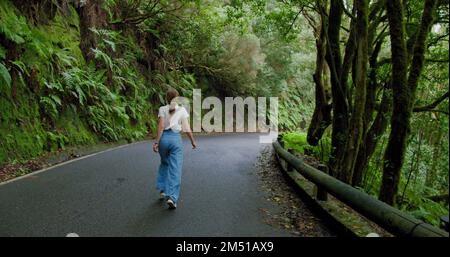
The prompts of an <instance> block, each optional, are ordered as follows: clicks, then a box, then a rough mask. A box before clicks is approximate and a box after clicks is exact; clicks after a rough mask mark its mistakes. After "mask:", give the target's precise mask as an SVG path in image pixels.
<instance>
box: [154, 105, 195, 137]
mask: <svg viewBox="0 0 450 257" xmlns="http://www.w3.org/2000/svg"><path fill="white" fill-rule="evenodd" d="M158 117H163V118H164V130H166V129H172V130H173V131H175V132H180V131H181V130H184V131H188V130H189V121H188V118H189V113H188V112H187V111H186V109H185V108H184V107H182V106H178V105H177V106H176V107H175V112H174V113H172V114H170V113H169V105H164V106H161V107H160V108H159V112H158Z"/></svg>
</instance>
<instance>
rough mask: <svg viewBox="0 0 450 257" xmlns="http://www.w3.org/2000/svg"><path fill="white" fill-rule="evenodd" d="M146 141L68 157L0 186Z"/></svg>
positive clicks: (2, 183) (1, 183)
mask: <svg viewBox="0 0 450 257" xmlns="http://www.w3.org/2000/svg"><path fill="white" fill-rule="evenodd" d="M146 141H149V140H148V139H145V140H140V141H136V142H133V143H129V144H123V145H119V146H115V147H112V148H109V149H105V150H101V151H98V152H95V153H91V154H87V155H83V156H80V157H77V158H74V159H70V160H67V161H62V162H60V163H57V164H55V165H51V166H49V167H45V168H43V169H40V170H35V171H33V172H30V173H27V174H25V175H22V176H18V177H15V178H12V179H10V180H6V181H3V182H0V186H3V185H6V184H9V183H12V182H15V181H18V180H21V179H24V178H27V177H30V176H34V175H37V174H40V173H43V172H46V171H49V170H52V169H54V168H57V167H61V166H63V165H66V164H69V163H72V162H76V161H79V160H83V159H87V158H90V157H93V156H96V155H99V154H103V153H106V152H110V151H114V150H118V149H120V148H124V147H127V146H131V145H135V144H139V143H143V142H146Z"/></svg>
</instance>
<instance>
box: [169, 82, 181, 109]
mask: <svg viewBox="0 0 450 257" xmlns="http://www.w3.org/2000/svg"><path fill="white" fill-rule="evenodd" d="M178 96H180V94H179V93H178V91H177V90H176V89H175V88H169V89H168V90H167V92H166V101H167V104H169V113H170V114H172V113H173V112H174V111H175V107H176V106H177V103H176V101H174V99H175V98H177V97H178Z"/></svg>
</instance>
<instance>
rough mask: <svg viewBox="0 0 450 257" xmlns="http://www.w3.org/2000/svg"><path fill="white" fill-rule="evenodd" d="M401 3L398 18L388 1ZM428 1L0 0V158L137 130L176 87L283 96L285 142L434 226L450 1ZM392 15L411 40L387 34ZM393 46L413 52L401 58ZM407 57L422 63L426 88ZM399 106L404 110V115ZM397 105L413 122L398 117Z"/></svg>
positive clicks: (187, 91) (442, 178) (443, 189)
mask: <svg viewBox="0 0 450 257" xmlns="http://www.w3.org/2000/svg"><path fill="white" fill-rule="evenodd" d="M397 2H402V3H404V6H402V8H401V9H402V10H403V9H404V13H400V14H401V15H400V16H399V17H401V19H395V17H393V15H392V12H391V13H390V12H389V10H390V9H389V8H391V7H392V6H390V5H389V4H387V3H397ZM425 3H426V4H429V5H430V6H429V7H427V5H425V4H424V1H397V0H395V1H394V0H392V1H385V0H377V1H361V0H355V1H349V0H344V1H338V0H329V1H326V0H310V1H306V0H286V1H275V0H273V1H272V0H268V1H262V0H254V1H240V0H233V1H214V0H197V1H187V0H180V1H169V0H126V1H119V0H87V1H79V0H71V1H61V0H17V1H10V0H2V1H0V113H1V114H0V167H1V165H3V164H6V163H9V162H13V161H17V160H19V161H21V160H27V159H30V158H33V157H36V156H39V155H41V154H43V153H45V152H49V151H56V150H59V149H64V148H65V147H67V146H78V145H91V144H95V143H98V142H104V141H118V140H127V141H134V140H139V139H143V138H144V137H145V136H146V135H148V134H149V133H154V130H155V128H156V115H155V114H156V111H157V108H158V107H159V106H160V105H161V104H164V93H165V91H166V89H167V88H168V87H174V88H176V89H178V90H179V91H180V93H181V94H182V95H184V96H187V97H189V96H191V94H192V89H193V88H201V89H202V93H203V94H204V95H215V96H218V97H225V96H249V95H250V96H278V97H279V99H280V108H279V128H280V129H281V130H283V131H293V132H295V133H289V134H286V136H285V139H286V142H288V144H290V146H291V147H293V148H295V149H297V150H298V151H299V152H302V153H310V154H312V155H314V156H316V157H317V158H319V159H320V160H321V161H323V162H326V163H328V164H329V166H330V168H331V169H330V170H331V171H332V173H333V175H334V176H336V177H338V178H340V179H341V180H343V181H345V182H347V183H350V184H353V185H354V186H356V187H358V188H361V190H364V191H366V192H368V193H370V194H373V195H375V196H378V195H382V196H381V198H382V199H383V200H385V201H386V202H389V203H391V204H396V205H397V206H398V207H399V208H401V209H404V210H407V211H410V212H412V213H413V214H414V215H416V216H417V217H420V218H422V219H424V220H426V221H428V222H430V223H433V224H435V225H437V223H438V218H439V216H441V215H444V214H448V171H449V168H448V166H449V161H448V154H449V148H448V146H449V136H448V128H449V124H448V83H449V77H448V68H449V67H448V64H449V63H448V33H449V28H448V1H445V0H440V1H437V0H427V1H426V2H425ZM425 10H428V11H429V12H430V13H429V14H430V15H429V16H430V17H431V18H433V19H432V21H431V22H430V21H428V22H424V21H423V20H424V19H423V17H426V16H427V12H426V11H425ZM398 24H400V28H401V27H402V26H403V27H404V28H405V29H404V35H402V36H398V35H395V34H393V33H392V32H391V31H394V30H391V28H392V27H395V26H396V25H398ZM427 26H428V27H430V28H431V29H427ZM421 28H423V29H421ZM421 32H426V33H424V34H426V35H425V36H426V37H425V39H424V42H423V43H424V48H423V49H424V50H423V54H422V56H420V52H421V51H420V50H421V49H419V48H420V45H419V44H418V43H417V42H419V41H420V40H417V38H420V37H419V36H417V35H419V34H421ZM356 35H357V36H356ZM392 39H397V41H398V42H400V43H404V45H405V47H406V48H407V49H404V50H405V51H407V52H408V58H406V57H405V58H404V60H400V59H399V58H398V55H396V53H395V52H394V51H392V47H393V46H395V44H393V43H392V42H394V43H395V42H396V41H395V40H394V41H391V40H392ZM419 43H420V42H419ZM400 45H401V44H400ZM415 45H416V46H418V47H416V48H417V49H416V48H415V47H414V46H415ZM366 48H367V49H366ZM415 54H416V55H415ZM413 56H419V57H423V58H424V65H423V67H418V68H420V69H418V70H419V71H420V72H418V75H419V76H418V77H417V83H413V82H414V81H413V79H414V77H415V76H413V75H414V74H415V73H414V72H411V74H412V75H411V74H410V73H408V72H409V70H410V69H413V71H417V69H414V68H417V67H416V66H417V65H414V64H416V63H418V64H420V62H417V61H414V58H413ZM397 59H398V60H400V61H399V62H397ZM416 59H417V58H416ZM402 61H403V64H404V65H403V66H402V65H401V64H402ZM394 64H395V65H394ZM394 66H395V67H397V66H399V67H406V68H407V69H404V72H403V73H402V76H403V77H404V78H405V79H406V78H407V76H409V77H410V78H411V77H412V78H411V79H410V80H411V81H412V82H411V85H413V84H415V85H414V86H416V88H414V90H412V89H411V87H409V89H408V87H405V88H403V89H405V90H406V89H408V90H406V91H405V92H406V93H405V94H406V96H408V97H406V98H407V99H406V100H405V99H403V98H404V97H400V96H402V95H401V94H399V93H398V92H400V91H399V90H398V88H397V87H396V86H397V84H395V83H394V84H395V85H394V84H393V83H392V80H393V79H397V78H398V76H397V77H396V76H393V72H395V73H397V72H398V71H399V69H397V68H395V67H394ZM419 66H420V65H419ZM337 70H339V72H336V71H337ZM400 70H401V69H400ZM337 73H339V74H337ZM400 82H401V81H400ZM410 89H411V90H410ZM342 90H344V91H342ZM342 92H343V94H342ZM399 99H400V100H402V99H403V100H405V101H406V102H411V104H410V106H409V107H410V108H409V109H408V110H406V109H405V110H403V111H404V112H403V111H402V110H400V111H399V106H401V103H400V102H399V101H400V100H399ZM394 107H395V108H394ZM393 113H396V114H393ZM398 113H400V114H402V113H407V114H408V115H409V116H408V115H406V116H405V117H403V116H402V115H400V116H402V117H403V118H404V120H402V121H401V122H397V118H396V117H400V116H399V115H398ZM405 121H407V122H405ZM398 124H406V125H405V126H403V127H402V126H397V125H398ZM392 125H394V127H393V126H392ZM399 127H400V129H399ZM398 131H400V132H402V133H401V134H402V135H400V133H398ZM306 132H307V133H306ZM397 137H398V138H401V139H404V141H405V142H404V144H401V145H400V146H402V147H400V148H401V149H399V151H401V153H400V155H399V156H398V158H397V159H395V158H394V157H395V156H394V157H393V156H392V155H389V154H385V153H386V149H393V147H394V148H395V147H399V145H395V144H394V143H393V142H394V141H395V140H394V139H396V138H397ZM309 144H310V145H309ZM403 146H404V147H403ZM361 153H363V154H361ZM388 153H389V151H388ZM386 160H389V161H390V162H391V163H393V162H394V161H400V165H394V166H395V167H393V168H391V167H390V166H389V165H387V164H386V163H389V162H386ZM390 169H391V170H390ZM397 171H399V172H398V174H397V173H396V172H397ZM355 174H356V175H355ZM386 174H388V175H390V176H391V175H395V176H394V178H395V179H398V181H393V182H392V181H390V180H389V179H386V178H389V176H387V175H386ZM383 177H384V178H383ZM391 177H392V176H391ZM395 179H393V180H395ZM383 186H384V187H383ZM386 188H387V189H395V188H396V190H386ZM388 191H389V192H388ZM394 198H395V202H394V201H393V200H394Z"/></svg>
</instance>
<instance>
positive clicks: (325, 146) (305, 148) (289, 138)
mask: <svg viewBox="0 0 450 257" xmlns="http://www.w3.org/2000/svg"><path fill="white" fill-rule="evenodd" d="M283 142H284V146H285V148H292V149H293V150H294V151H296V152H298V153H300V154H309V155H312V156H315V157H316V158H318V159H320V160H321V161H323V162H325V163H326V162H328V160H329V158H330V153H331V139H330V138H329V137H326V136H324V137H323V138H322V139H321V140H320V141H319V143H318V145H317V146H311V145H309V144H308V141H307V134H306V133H304V132H290V133H285V134H283Z"/></svg>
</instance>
